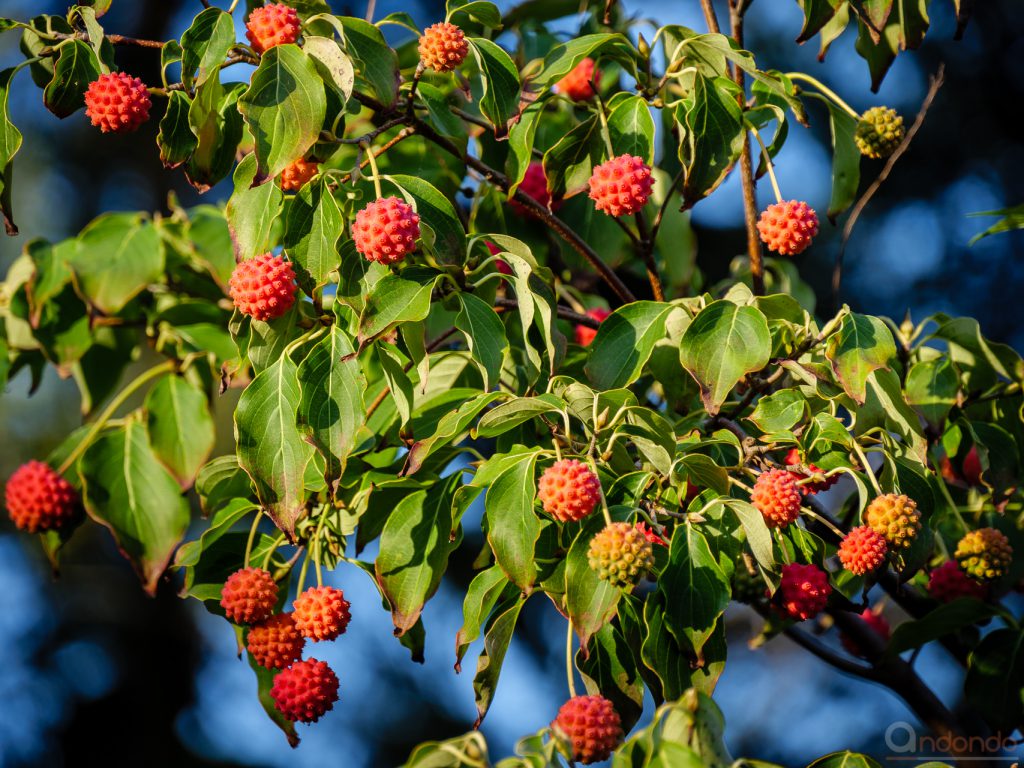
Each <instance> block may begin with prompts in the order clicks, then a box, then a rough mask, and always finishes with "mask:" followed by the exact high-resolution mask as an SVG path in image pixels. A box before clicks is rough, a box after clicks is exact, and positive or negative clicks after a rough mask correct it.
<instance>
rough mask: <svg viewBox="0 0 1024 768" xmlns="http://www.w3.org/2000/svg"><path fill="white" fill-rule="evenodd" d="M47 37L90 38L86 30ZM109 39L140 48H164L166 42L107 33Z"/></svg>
mask: <svg viewBox="0 0 1024 768" xmlns="http://www.w3.org/2000/svg"><path fill="white" fill-rule="evenodd" d="M46 37H47V38H53V39H54V40H88V39H89V38H88V35H86V34H85V33H84V32H75V33H66V32H54V33H53V34H49V35H47V36H46ZM105 37H106V39H107V40H109V41H110V44H111V45H134V46H138V47H139V48H163V47H164V43H163V42H161V41H160V40H140V39H139V38H137V37H126V36H125V35H106V36H105Z"/></svg>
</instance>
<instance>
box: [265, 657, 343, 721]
mask: <svg viewBox="0 0 1024 768" xmlns="http://www.w3.org/2000/svg"><path fill="white" fill-rule="evenodd" d="M270 698H272V699H273V700H274V706H275V707H277V711H278V712H280V713H281V714H282V715H284V716H285V717H286V718H288V719H289V720H292V721H296V722H300V723H315V722H316V721H317V720H319V719H320V718H321V717H322V716H323V715H324V713H326V712H329V711H330V710H331V708H332V707H333V706H334V702H336V701H337V700H338V676H337V675H336V674H334V670H333V669H331V668H330V667H329V666H327V664H326V662H323V661H317V660H316V659H306V660H305V661H297V662H295V663H294V664H292V665H291V666H290V667H288V669H286V670H283V671H282V672H278V673H277V675H276V676H275V677H274V683H273V685H271V686H270Z"/></svg>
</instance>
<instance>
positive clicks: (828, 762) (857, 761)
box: [807, 751, 881, 768]
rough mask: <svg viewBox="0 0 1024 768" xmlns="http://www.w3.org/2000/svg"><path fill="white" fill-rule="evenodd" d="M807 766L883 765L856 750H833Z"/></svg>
mask: <svg viewBox="0 0 1024 768" xmlns="http://www.w3.org/2000/svg"><path fill="white" fill-rule="evenodd" d="M807 768H881V766H880V765H879V764H878V763H877V762H875V761H874V760H872V759H871V758H870V757H868V756H867V755H861V754H857V753H856V752H849V751H847V752H833V753H832V754H830V755H825V756H824V757H819V758H818V759H817V760H815V761H814V762H813V763H811V764H810V765H808V766H807Z"/></svg>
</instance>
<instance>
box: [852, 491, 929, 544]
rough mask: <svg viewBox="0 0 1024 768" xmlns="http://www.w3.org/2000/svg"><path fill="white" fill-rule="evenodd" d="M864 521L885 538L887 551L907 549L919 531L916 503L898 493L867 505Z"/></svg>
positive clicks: (879, 498) (880, 497) (918, 515)
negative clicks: (887, 546)
mask: <svg viewBox="0 0 1024 768" xmlns="http://www.w3.org/2000/svg"><path fill="white" fill-rule="evenodd" d="M864 521H865V522H866V523H867V524H868V525H869V526H871V527H872V528H873V529H874V530H875V531H876V532H878V533H880V534H882V536H884V537H885V541H886V543H887V544H888V545H889V549H891V550H898V549H907V548H908V547H909V546H910V545H911V544H913V543H914V538H915V537H916V536H917V532H918V531H920V530H921V513H920V512H918V511H917V502H915V501H914V500H913V499H911V498H909V497H907V496H903V495H902V494H898V493H887V494H885V495H883V496H879V497H877V498H876V499H875V500H874V501H872V502H871V503H870V504H868V508H867V510H866V511H865V512H864Z"/></svg>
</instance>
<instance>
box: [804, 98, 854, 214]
mask: <svg viewBox="0 0 1024 768" xmlns="http://www.w3.org/2000/svg"><path fill="white" fill-rule="evenodd" d="M808 96H813V97H815V98H817V99H818V100H819V101H822V102H824V104H825V106H827V107H828V116H829V126H830V128H831V131H832V198H831V200H830V201H829V204H828V218H829V220H830V221H831V222H833V223H835V220H836V218H837V217H838V216H839V215H840V214H841V213H843V212H844V211H845V210H846V209H847V208H849V207H850V206H851V205H853V201H854V200H856V199H857V188H858V187H859V186H860V158H861V155H860V150H859V149H857V143H856V141H854V136H855V135H856V133H857V124H858V123H859V122H860V121H859V120H858V118H856V117H854V116H853V115H851V114H850V113H848V112H847V111H846V110H845V109H843V108H842V107H840V106H839V105H837V104H835V103H834V102H833V101H832V100H831V99H826V98H825V97H823V96H819V95H818V94H816V93H808Z"/></svg>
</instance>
